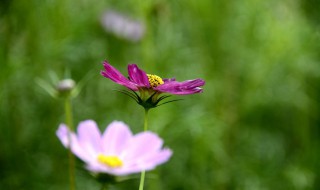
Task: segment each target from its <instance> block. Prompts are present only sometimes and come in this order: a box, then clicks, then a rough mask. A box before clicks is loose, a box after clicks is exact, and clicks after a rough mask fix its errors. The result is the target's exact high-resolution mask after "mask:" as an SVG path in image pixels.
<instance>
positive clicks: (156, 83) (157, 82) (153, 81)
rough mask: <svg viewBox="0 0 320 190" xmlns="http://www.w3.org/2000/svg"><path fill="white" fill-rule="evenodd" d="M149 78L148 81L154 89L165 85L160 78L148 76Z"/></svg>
mask: <svg viewBox="0 0 320 190" xmlns="http://www.w3.org/2000/svg"><path fill="white" fill-rule="evenodd" d="M147 76H148V80H149V83H150V86H152V87H157V86H159V85H161V84H163V83H164V82H163V80H162V78H160V77H159V76H157V75H151V74H147Z"/></svg>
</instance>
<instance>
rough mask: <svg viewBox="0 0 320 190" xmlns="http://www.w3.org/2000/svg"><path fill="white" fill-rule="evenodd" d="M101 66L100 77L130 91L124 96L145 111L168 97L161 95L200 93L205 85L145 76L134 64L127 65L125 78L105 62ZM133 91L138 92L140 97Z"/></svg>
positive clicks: (192, 81)
mask: <svg viewBox="0 0 320 190" xmlns="http://www.w3.org/2000/svg"><path fill="white" fill-rule="evenodd" d="M103 66H104V69H105V70H103V71H101V75H102V76H104V77H106V78H109V79H110V80H112V81H114V82H116V83H118V84H120V85H122V86H125V87H127V88H128V89H130V90H131V91H132V92H133V93H134V94H130V93H126V94H127V95H129V96H130V97H132V98H133V99H135V100H136V101H137V102H138V103H139V104H140V105H142V106H143V107H145V108H147V109H149V108H153V107H156V106H157V104H158V103H159V102H160V101H161V100H163V99H164V98H167V97H169V96H167V95H166V96H161V97H158V96H159V95H160V94H161V93H169V94H175V95H188V94H195V93H200V92H202V91H203V89H202V88H201V86H203V85H204V84H205V81H204V80H202V79H194V80H186V81H183V82H178V81H176V80H175V79H174V78H169V79H162V78H161V77H159V76H157V75H153V74H146V73H145V72H144V71H143V70H141V69H139V67H138V66H137V65H136V64H129V65H128V74H129V77H128V78H126V77H125V76H123V75H122V74H121V73H120V72H119V71H118V70H117V69H115V68H114V67H113V66H111V65H110V64H109V63H108V62H107V61H104V63H103ZM135 91H139V93H140V95H138V94H137V93H136V92H135ZM122 92H123V91H122Z"/></svg>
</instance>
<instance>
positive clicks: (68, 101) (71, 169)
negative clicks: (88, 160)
mask: <svg viewBox="0 0 320 190" xmlns="http://www.w3.org/2000/svg"><path fill="white" fill-rule="evenodd" d="M64 110H65V114H66V124H67V126H68V127H69V131H73V123H72V108H71V99H70V97H66V98H65V103H64ZM68 141H69V151H68V157H69V182H70V190H75V189H76V187H75V175H74V168H75V163H74V156H73V154H72V152H71V143H72V142H71V136H70V133H69V134H68Z"/></svg>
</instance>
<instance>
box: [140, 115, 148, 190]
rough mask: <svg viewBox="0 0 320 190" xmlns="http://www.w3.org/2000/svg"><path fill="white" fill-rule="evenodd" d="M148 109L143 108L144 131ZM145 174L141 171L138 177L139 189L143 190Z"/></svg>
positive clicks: (146, 125) (146, 128)
mask: <svg viewBox="0 0 320 190" xmlns="http://www.w3.org/2000/svg"><path fill="white" fill-rule="evenodd" d="M148 111H149V110H148V109H145V110H144V124H143V130H144V131H147V130H148ZM145 176H146V171H142V172H141V178H140V185H139V190H143V186H144V178H145Z"/></svg>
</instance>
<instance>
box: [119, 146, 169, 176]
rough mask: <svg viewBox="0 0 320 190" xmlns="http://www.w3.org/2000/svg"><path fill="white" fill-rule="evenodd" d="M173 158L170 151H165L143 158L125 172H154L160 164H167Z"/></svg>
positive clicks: (129, 166)
mask: <svg viewBox="0 0 320 190" xmlns="http://www.w3.org/2000/svg"><path fill="white" fill-rule="evenodd" d="M171 156H172V151H171V150H170V149H163V150H159V151H157V152H153V153H152V154H148V155H147V156H144V157H141V158H139V159H137V160H136V162H135V163H131V164H130V165H128V166H127V167H126V168H125V170H127V171H130V172H134V171H137V170H140V171H141V170H152V169H154V168H155V167H157V166H158V165H160V164H163V163H165V162H167V161H168V160H169V159H170V157H171Z"/></svg>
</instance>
